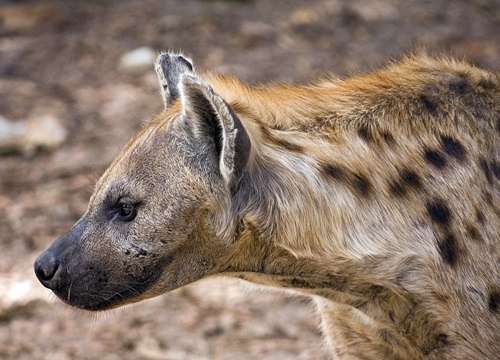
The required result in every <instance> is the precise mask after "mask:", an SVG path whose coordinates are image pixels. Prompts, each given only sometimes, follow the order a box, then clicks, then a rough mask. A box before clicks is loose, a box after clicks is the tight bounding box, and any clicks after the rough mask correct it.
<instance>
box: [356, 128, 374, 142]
mask: <svg viewBox="0 0 500 360" xmlns="http://www.w3.org/2000/svg"><path fill="white" fill-rule="evenodd" d="M358 136H359V137H360V138H361V139H363V140H364V141H365V142H367V143H370V142H373V134H372V133H371V132H370V130H369V129H368V127H367V126H364V125H362V126H361V127H360V128H359V129H358Z"/></svg>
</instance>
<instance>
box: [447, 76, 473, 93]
mask: <svg viewBox="0 0 500 360" xmlns="http://www.w3.org/2000/svg"><path fill="white" fill-rule="evenodd" d="M449 87H450V91H451V92H454V93H455V94H459V95H463V94H465V93H466V92H467V91H468V89H469V88H470V84H469V82H468V81H467V79H466V78H465V76H464V75H463V74H459V75H456V76H453V77H452V78H451V80H450V82H449Z"/></svg>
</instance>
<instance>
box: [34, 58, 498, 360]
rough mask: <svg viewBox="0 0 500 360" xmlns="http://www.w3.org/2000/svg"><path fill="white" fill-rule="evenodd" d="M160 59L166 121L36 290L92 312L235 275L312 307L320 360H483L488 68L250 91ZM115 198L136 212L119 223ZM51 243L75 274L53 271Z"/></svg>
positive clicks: (148, 129)
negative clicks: (322, 343)
mask: <svg viewBox="0 0 500 360" xmlns="http://www.w3.org/2000/svg"><path fill="white" fill-rule="evenodd" d="M162 56H163V58H162V57H160V59H159V62H158V66H157V70H158V71H159V75H160V82H161V83H162V86H163V89H164V92H163V94H164V100H165V103H166V105H167V108H166V109H165V111H164V112H162V113H161V114H160V115H158V117H157V118H156V119H155V120H153V121H151V122H150V123H148V124H147V125H146V126H145V127H144V129H143V130H142V131H141V132H140V133H139V134H138V135H137V136H136V137H135V138H134V139H132V140H131V142H130V143H129V144H128V145H127V146H126V147H125V148H124V150H123V151H122V152H121V154H120V155H119V156H118V157H117V159H116V160H115V161H114V162H113V164H112V165H111V167H110V168H109V169H108V170H107V171H106V173H105V174H104V175H103V177H102V178H101V180H100V181H99V182H98V184H97V186H96V190H95V192H94V195H93V197H92V199H91V201H90V204H89V208H88V209H87V212H86V213H85V215H84V216H83V218H82V220H80V222H79V223H78V224H77V225H75V228H74V229H73V230H72V231H71V232H69V233H68V234H67V235H65V236H64V237H62V238H61V239H60V240H58V242H56V243H55V244H54V245H53V247H52V248H51V249H49V250H47V252H46V253H45V254H44V255H42V256H41V257H40V258H39V260H37V263H36V265H35V267H36V271H37V275H38V276H39V278H40V279H41V281H42V283H44V284H45V285H46V286H47V287H49V288H51V289H53V290H54V291H55V292H56V294H57V295H58V296H60V297H61V298H62V299H63V300H65V301H66V302H68V303H70V304H72V305H75V306H79V307H82V308H87V309H90V310H100V309H105V308H110V307H113V306H119V305H122V304H125V303H129V302H134V301H139V300H141V299H144V298H147V297H151V296H155V295H158V294H161V293H163V292H165V291H168V290H171V289H174V288H176V287H179V286H182V285H185V284H187V283H189V282H192V281H195V280H197V279H199V278H202V277H206V276H214V275H228V276H236V277H239V278H241V279H244V280H247V281H251V282H254V283H257V284H263V285H270V286H275V287H282V288H286V289H291V290H294V291H298V292H301V293H304V294H308V295H310V296H311V297H313V298H314V299H315V301H316V302H317V304H318V307H319V310H320V313H321V318H322V321H321V326H322V329H323V332H324V334H325V338H326V342H327V344H328V346H329V349H330V351H331V354H332V356H333V358H335V359H343V360H344V359H408V360H409V359H496V358H498V354H499V353H500V244H499V233H500V231H499V230H500V226H499V217H500V206H499V204H500V188H499V180H500V179H499V178H500V169H499V167H500V149H499V147H498V145H499V138H500V136H499V133H500V120H499V119H500V94H499V90H500V76H499V74H498V73H494V72H489V71H486V70H481V69H478V68H475V67H473V66H471V65H469V64H467V63H465V62H460V61H456V60H452V59H438V58H433V57H429V56H427V55H425V54H419V55H415V56H409V57H406V58H404V59H403V60H402V61H399V62H395V63H392V64H390V65H389V66H387V67H386V68H384V69H382V70H379V71H376V72H373V73H370V74H364V75H359V76H356V77H353V78H348V79H345V80H341V79H327V80H322V81H319V82H317V83H315V84H311V85H307V86H291V85H282V84H277V85H270V86H257V87H250V86H247V85H244V84H242V83H241V82H240V81H238V80H237V79H235V78H234V77H226V76H220V75H214V74H201V75H199V76H198V75H196V72H195V71H193V70H192V67H191V66H190V63H189V62H187V61H186V59H184V58H183V57H181V56H179V55H162ZM176 57H177V58H176ZM176 59H177V60H176ZM179 59H182V61H181V60H179ZM172 63H173V64H175V66H172V65H171V64H172ZM171 79H176V80H175V81H177V79H180V80H179V83H178V84H177V83H174V82H175V81H173V80H171ZM167 80H168V81H167ZM208 84H210V85H208ZM176 86H178V88H177V87H176ZM172 87H173V88H172ZM172 94H174V95H176V94H180V95H178V96H177V95H176V96H174V95H172ZM222 99H223V100H222ZM233 111H234V112H233ZM124 198H125V199H126V200H123V199H124ZM120 201H121V202H122V203H123V201H129V203H130V206H131V207H132V208H133V209H134V211H137V218H136V219H135V218H134V219H132V220H131V221H130V222H129V220H128V219H127V222H126V225H124V224H125V223H119V224H118V225H117V224H116V223H118V220H120V219H119V217H117V215H116V212H117V211H118V210H116V209H117V206H118V207H119V206H121V205H120V204H121V203H120ZM117 204H118V205H117ZM103 208H105V209H108V210H107V211H108V212H109V213H110V214H111V215H109V216H108V218H106V217H105V216H104V215H103V210H102V209H103ZM113 209H114V210H113ZM113 211H114V212H113ZM103 216H104V217H103ZM120 216H122V215H120ZM117 219H118V220H117ZM110 224H111V225H110ZM68 239H70V240H72V241H73V242H75V241H76V242H77V243H78V244H79V245H78V249H76V250H71V251H68V245H67V242H68ZM75 239H76V240H75ZM61 248H62V249H65V251H66V252H70V253H74V252H75V251H78V253H79V254H80V256H81V260H79V263H77V264H74V265H73V268H76V269H83V270H81V271H80V270H78V271H77V270H73V271H74V274H72V273H70V271H69V270H65V271H66V273H64V272H63V270H61V268H62V265H58V266H57V267H56V268H55V270H54V261H55V260H53V259H54V258H57V256H62V255H60V254H61V252H62V251H61V250H60V249H61ZM47 254H48V255H47ZM102 254H105V255H104V256H103V255H102ZM61 259H62V258H61ZM72 261H73V260H72ZM75 261H76V260H75ZM62 263H63V260H59V264H62ZM89 264H92V266H93V267H94V268H98V269H99V271H100V272H99V274H100V273H101V272H102V279H101V280H99V279H98V278H97V279H96V276H94V275H91V273H92V271H94V273H95V270H88V269H89V267H90V266H91V265H89ZM85 269H86V270H85ZM60 273H61V274H60ZM77 274H78V276H80V277H81V276H83V277H84V279H85V281H86V282H87V283H89V282H92V283H93V284H97V285H98V286H97V288H98V289H101V290H99V291H97V290H96V291H94V292H92V291H89V290H86V291H84V290H80V288H79V284H78V282H77V281H76V280H75V277H76V276H77ZM82 274H83V275H82ZM67 278H70V279H71V281H72V282H71V284H72V286H73V289H72V290H71V294H69V293H68V290H67V284H68V282H69V281H70V280H68V279H67ZM103 279H104V280H103ZM56 280H57V281H56ZM111 280H113V282H114V283H122V284H123V285H124V286H127V287H132V288H133V289H134V291H133V292H126V291H124V290H123V289H122V288H120V287H116V286H115V287H112V286H111V285H109V283H111ZM135 282H142V283H144V284H146V285H144V286H142V285H141V286H138V285H137V286H136V285H135ZM65 284H66V285H65ZM113 286H114V285H113ZM82 287H83V285H82ZM87 287H88V285H87ZM117 295H118V296H117ZM96 299H97V300H96Z"/></svg>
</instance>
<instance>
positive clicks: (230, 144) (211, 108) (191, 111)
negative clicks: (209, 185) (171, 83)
mask: <svg viewBox="0 0 500 360" xmlns="http://www.w3.org/2000/svg"><path fill="white" fill-rule="evenodd" d="M179 88H180V95H181V102H182V111H183V113H184V115H185V118H186V119H187V121H189V126H190V127H191V128H192V129H193V130H194V134H195V135H197V136H201V137H203V138H206V139H211V141H213V142H214V144H215V147H214V148H215V150H214V151H215V152H216V156H217V159H218V162H219V169H220V173H221V174H222V176H223V178H224V180H225V182H226V184H227V185H228V187H229V188H230V189H231V191H232V192H234V191H235V190H236V189H237V185H238V183H239V180H240V179H241V177H242V176H243V173H244V171H245V168H246V166H247V163H248V159H249V157H250V150H251V143H250V138H249V136H248V133H247V131H246V130H245V128H244V127H243V124H242V123H241V121H240V119H239V118H238V116H237V115H236V113H235V112H234V111H233V109H232V108H231V107H230V106H229V105H228V104H227V103H226V101H224V99H222V98H221V97H220V96H219V95H217V94H216V93H215V92H214V91H213V90H212V88H211V86H210V85H208V84H207V83H206V82H204V81H203V80H201V79H200V78H199V77H198V76H196V75H193V74H183V75H182V77H181V82H180V84H179Z"/></svg>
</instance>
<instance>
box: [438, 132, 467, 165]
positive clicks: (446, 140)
mask: <svg viewBox="0 0 500 360" xmlns="http://www.w3.org/2000/svg"><path fill="white" fill-rule="evenodd" d="M441 146H442V148H443V150H444V152H445V153H447V154H448V155H450V156H453V157H454V158H456V159H458V160H463V159H464V158H465V149H464V147H463V146H462V144H461V143H460V142H459V141H457V140H455V139H453V138H451V137H449V136H443V137H441Z"/></svg>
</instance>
